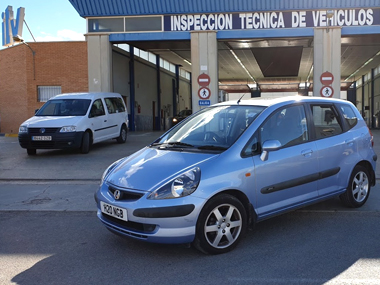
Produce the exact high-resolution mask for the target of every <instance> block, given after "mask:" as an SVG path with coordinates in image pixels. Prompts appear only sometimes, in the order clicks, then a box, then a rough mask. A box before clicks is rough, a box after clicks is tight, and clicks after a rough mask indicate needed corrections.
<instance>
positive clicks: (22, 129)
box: [18, 126, 28, 133]
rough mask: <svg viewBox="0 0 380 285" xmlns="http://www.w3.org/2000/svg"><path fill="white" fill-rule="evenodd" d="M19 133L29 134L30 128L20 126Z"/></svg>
mask: <svg viewBox="0 0 380 285" xmlns="http://www.w3.org/2000/svg"><path fill="white" fill-rule="evenodd" d="M18 132H19V133H27V132H28V127H26V126H20V127H19V128H18Z"/></svg>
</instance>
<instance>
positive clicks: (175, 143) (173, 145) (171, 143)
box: [151, 142, 194, 147]
mask: <svg viewBox="0 0 380 285" xmlns="http://www.w3.org/2000/svg"><path fill="white" fill-rule="evenodd" d="M151 146H162V147H194V146H193V145H192V144H188V143H183V142H164V143H152V144H151Z"/></svg>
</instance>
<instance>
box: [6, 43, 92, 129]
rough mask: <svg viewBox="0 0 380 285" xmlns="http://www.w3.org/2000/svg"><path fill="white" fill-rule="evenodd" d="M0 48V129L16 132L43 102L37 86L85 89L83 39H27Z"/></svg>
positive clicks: (79, 90) (85, 47)
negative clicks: (39, 99) (30, 40)
mask: <svg viewBox="0 0 380 285" xmlns="http://www.w3.org/2000/svg"><path fill="white" fill-rule="evenodd" d="M29 46H30V48H31V49H32V50H33V51H35V62H34V64H33V53H32V51H31V50H30V49H29V48H28V46H26V45H24V44H19V45H16V46H13V47H10V48H6V49H3V50H0V133H14V134H17V133H18V128H19V126H20V124H21V123H22V122H23V121H25V120H26V119H28V118H30V117H32V116H33V115H34V111H35V109H38V108H40V107H41V106H42V105H43V102H38V100H37V98H38V97H37V87H38V86H61V88H62V93H68V92H83V91H88V80H87V78H88V76H87V43H86V42H38V43H29Z"/></svg>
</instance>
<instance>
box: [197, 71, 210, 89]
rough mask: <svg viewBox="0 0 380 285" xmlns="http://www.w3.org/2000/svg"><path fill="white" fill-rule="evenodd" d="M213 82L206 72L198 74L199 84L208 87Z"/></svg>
mask: <svg viewBox="0 0 380 285" xmlns="http://www.w3.org/2000/svg"><path fill="white" fill-rule="evenodd" d="M210 82H211V79H210V76H208V75H207V74H206V73H202V74H200V75H199V76H198V84H199V86H202V87H206V86H209V85H210Z"/></svg>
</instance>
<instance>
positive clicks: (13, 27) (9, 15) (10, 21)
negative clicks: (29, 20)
mask: <svg viewBox="0 0 380 285" xmlns="http://www.w3.org/2000/svg"><path fill="white" fill-rule="evenodd" d="M1 18H2V20H3V23H2V31H3V34H2V45H3V46H4V47H9V46H12V45H13V44H14V42H13V37H14V36H17V35H18V36H20V37H22V28H23V23H24V18H25V8H23V7H20V8H18V9H17V13H16V17H14V13H13V8H12V6H8V7H7V8H6V9H5V12H3V13H1Z"/></svg>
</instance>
